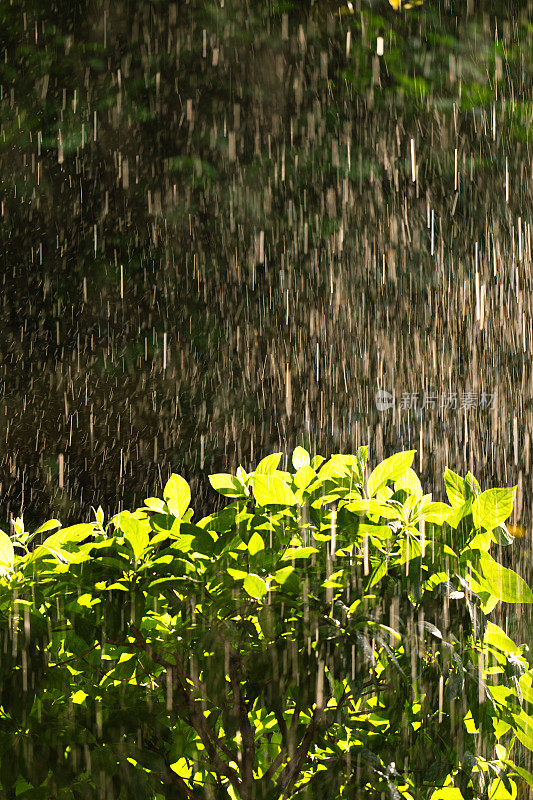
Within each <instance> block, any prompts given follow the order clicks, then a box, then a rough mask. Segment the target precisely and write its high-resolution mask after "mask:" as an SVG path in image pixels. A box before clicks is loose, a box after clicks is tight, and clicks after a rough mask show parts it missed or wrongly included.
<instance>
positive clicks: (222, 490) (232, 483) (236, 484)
mask: <svg viewBox="0 0 533 800" xmlns="http://www.w3.org/2000/svg"><path fill="white" fill-rule="evenodd" d="M209 483H210V484H211V486H212V487H213V489H214V490H215V491H217V492H219V494H222V495H224V497H245V496H246V491H245V488H244V486H243V484H242V483H241V481H240V480H239V479H238V478H236V477H235V476H234V475H229V474H228V473H226V472H217V473H215V474H214V475H209Z"/></svg>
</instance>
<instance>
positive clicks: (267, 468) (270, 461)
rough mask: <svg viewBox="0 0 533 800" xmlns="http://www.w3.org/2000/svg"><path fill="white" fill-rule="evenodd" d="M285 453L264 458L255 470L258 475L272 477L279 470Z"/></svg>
mask: <svg viewBox="0 0 533 800" xmlns="http://www.w3.org/2000/svg"><path fill="white" fill-rule="evenodd" d="M282 455H283V453H272V454H271V455H269V456H265V458H262V459H261V461H260V462H259V464H258V465H257V467H256V468H255V474H256V475H272V473H273V472H275V471H276V470H277V468H278V464H279V462H280V461H281V456H282Z"/></svg>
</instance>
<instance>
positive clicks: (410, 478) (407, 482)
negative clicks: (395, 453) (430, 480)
mask: <svg viewBox="0 0 533 800" xmlns="http://www.w3.org/2000/svg"><path fill="white" fill-rule="evenodd" d="M394 489H395V491H398V490H399V489H404V490H405V491H406V492H408V494H414V495H415V496H416V497H422V494H423V492H422V484H421V483H420V479H419V477H418V475H417V474H416V472H415V471H414V470H413V469H411V467H409V468H408V469H407V470H406V471H405V473H404V474H403V475H402V476H401V477H400V478H398V480H397V481H395V483H394Z"/></svg>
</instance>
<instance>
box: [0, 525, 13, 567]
mask: <svg viewBox="0 0 533 800" xmlns="http://www.w3.org/2000/svg"><path fill="white" fill-rule="evenodd" d="M14 563H15V551H14V549H13V544H12V542H11V539H10V538H9V536H8V535H7V533H4V531H0V567H4V568H5V567H7V569H8V570H9V572H13V565H14Z"/></svg>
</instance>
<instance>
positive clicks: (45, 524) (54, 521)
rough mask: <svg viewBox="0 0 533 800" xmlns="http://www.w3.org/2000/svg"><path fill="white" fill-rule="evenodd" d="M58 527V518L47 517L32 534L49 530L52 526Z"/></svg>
mask: <svg viewBox="0 0 533 800" xmlns="http://www.w3.org/2000/svg"><path fill="white" fill-rule="evenodd" d="M60 527H61V523H60V521H59V520H58V519H49V520H48V521H47V522H43V524H42V525H41V526H40V527H39V528H37V530H36V531H34V532H33V534H32V536H35V534H36V533H44V532H45V531H51V530H52V528H60Z"/></svg>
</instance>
